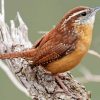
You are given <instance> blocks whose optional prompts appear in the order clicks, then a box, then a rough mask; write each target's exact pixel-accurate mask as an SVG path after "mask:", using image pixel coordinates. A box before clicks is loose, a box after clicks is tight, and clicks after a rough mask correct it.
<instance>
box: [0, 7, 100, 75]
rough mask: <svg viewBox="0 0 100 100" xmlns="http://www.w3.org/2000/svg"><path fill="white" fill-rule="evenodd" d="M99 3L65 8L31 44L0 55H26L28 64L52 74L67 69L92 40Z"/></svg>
mask: <svg viewBox="0 0 100 100" xmlns="http://www.w3.org/2000/svg"><path fill="white" fill-rule="evenodd" d="M98 10H100V7H96V8H90V7H84V6H80V7H77V8H74V9H72V10H71V11H69V12H68V13H67V14H65V16H64V17H63V18H62V19H61V21H60V22H59V23H58V24H57V25H56V27H55V28H54V29H52V30H51V31H50V32H49V33H47V34H45V35H44V36H43V37H42V38H41V39H40V40H39V41H38V42H37V43H36V44H35V45H34V46H33V48H31V49H29V50H25V51H21V52H14V53H7V54H0V59H9V58H17V57H22V58H26V59H27V58H28V59H29V60H31V61H32V62H33V63H32V66H33V67H34V66H37V65H42V66H44V68H45V69H46V70H48V71H50V72H51V73H53V74H57V73H61V72H65V71H68V70H70V69H72V68H73V67H75V66H76V65H78V64H79V63H80V61H81V59H82V58H83V56H84V55H85V54H86V53H87V51H88V49H89V46H90V44H91V40H92V30H93V24H94V21H95V15H96V12H97V11H98Z"/></svg>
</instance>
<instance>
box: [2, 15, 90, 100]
mask: <svg viewBox="0 0 100 100" xmlns="http://www.w3.org/2000/svg"><path fill="white" fill-rule="evenodd" d="M17 17H18V20H19V26H18V27H17V28H16V27H15V24H14V21H13V20H12V21H11V28H9V26H8V25H7V24H6V23H5V21H4V19H3V16H2V14H1V15H0V53H8V52H15V51H21V50H24V49H27V48H31V47H32V44H31V42H30V40H29V39H28V35H27V33H28V29H27V26H26V25H25V23H24V22H23V20H22V19H21V17H20V15H19V13H18V14H17ZM5 62H6V64H7V65H8V67H9V68H10V70H11V71H12V72H13V74H14V75H15V77H16V78H17V79H18V80H19V82H20V83H21V84H22V85H23V86H24V87H25V88H26V89H27V91H28V92H29V94H30V96H31V97H32V98H33V100H90V94H89V93H88V91H86V89H85V87H84V86H83V85H82V84H80V83H79V82H78V81H76V80H75V79H74V77H73V76H72V75H71V73H70V72H66V73H62V74H61V75H60V78H61V80H62V81H63V82H64V84H65V85H66V87H67V88H68V91H69V93H70V94H69V95H68V94H66V93H64V92H63V90H62V88H61V87H60V86H59V84H58V82H57V81H56V80H55V78H54V77H53V76H52V75H50V74H46V73H45V71H44V69H43V68H42V67H41V66H38V67H35V68H34V69H33V70H32V69H31V67H30V66H29V64H30V62H28V61H27V60H25V59H22V58H14V59H7V60H5Z"/></svg>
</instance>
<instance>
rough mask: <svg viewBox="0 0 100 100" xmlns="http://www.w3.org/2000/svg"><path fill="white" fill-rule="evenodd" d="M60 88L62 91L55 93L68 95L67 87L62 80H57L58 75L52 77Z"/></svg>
mask: <svg viewBox="0 0 100 100" xmlns="http://www.w3.org/2000/svg"><path fill="white" fill-rule="evenodd" d="M54 77H55V79H56V81H57V82H58V84H59V85H60V87H61V88H62V89H63V91H58V92H57V93H66V94H67V95H70V93H69V91H68V88H67V86H65V84H64V83H63V82H62V80H61V79H60V78H59V75H55V76H54Z"/></svg>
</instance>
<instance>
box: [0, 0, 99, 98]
mask: <svg viewBox="0 0 100 100" xmlns="http://www.w3.org/2000/svg"><path fill="white" fill-rule="evenodd" d="M80 5H84V6H89V7H96V6H100V1H99V0H94V1H92V0H5V11H6V22H7V23H8V24H9V25H10V23H9V20H10V19H14V20H15V21H16V22H17V20H16V12H17V11H19V12H20V14H21V16H22V18H23V20H24V22H25V23H26V24H27V26H28V28H29V38H30V40H31V41H32V42H35V41H36V40H37V39H39V37H41V34H38V32H39V31H49V30H50V29H52V27H53V26H54V25H56V24H57V23H58V21H59V20H60V19H61V18H62V16H63V15H64V14H65V13H66V12H67V11H68V10H70V9H72V8H74V7H76V6H80ZM90 49H93V50H95V51H97V52H99V53H100V12H99V13H98V14H97V16H96V22H95V27H94V32H93V41H92V45H91V48H90ZM84 66H85V67H86V68H88V69H89V71H91V73H93V74H100V68H99V67H100V59H98V58H97V57H95V56H93V55H90V54H87V56H86V57H85V58H84V59H83V61H82V62H81V64H80V65H79V66H78V67H77V68H75V69H73V70H72V71H71V72H72V74H73V75H74V76H75V77H79V76H82V74H81V72H80V70H81V68H82V67H84ZM84 85H85V86H86V88H87V90H88V91H90V92H91V93H92V100H99V99H100V83H99V82H98V83H96V82H88V83H86V84H84ZM0 100H30V98H28V97H26V96H25V95H24V94H23V93H22V92H20V91H19V90H18V89H17V88H16V87H15V86H14V85H13V84H12V82H11V81H10V80H9V79H8V77H7V76H6V74H5V73H4V72H3V71H2V70H1V69H0Z"/></svg>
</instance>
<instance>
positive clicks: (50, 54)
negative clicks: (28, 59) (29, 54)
mask: <svg viewBox="0 0 100 100" xmlns="http://www.w3.org/2000/svg"><path fill="white" fill-rule="evenodd" d="M69 48H70V46H68V45H65V44H63V43H59V44H57V45H55V46H48V47H47V48H43V49H41V50H39V51H38V52H37V55H36V56H35V57H33V58H32V61H33V64H34V65H46V64H48V63H50V62H53V61H55V60H57V59H59V58H61V57H62V56H64V55H65V54H66V52H68V50H69Z"/></svg>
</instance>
